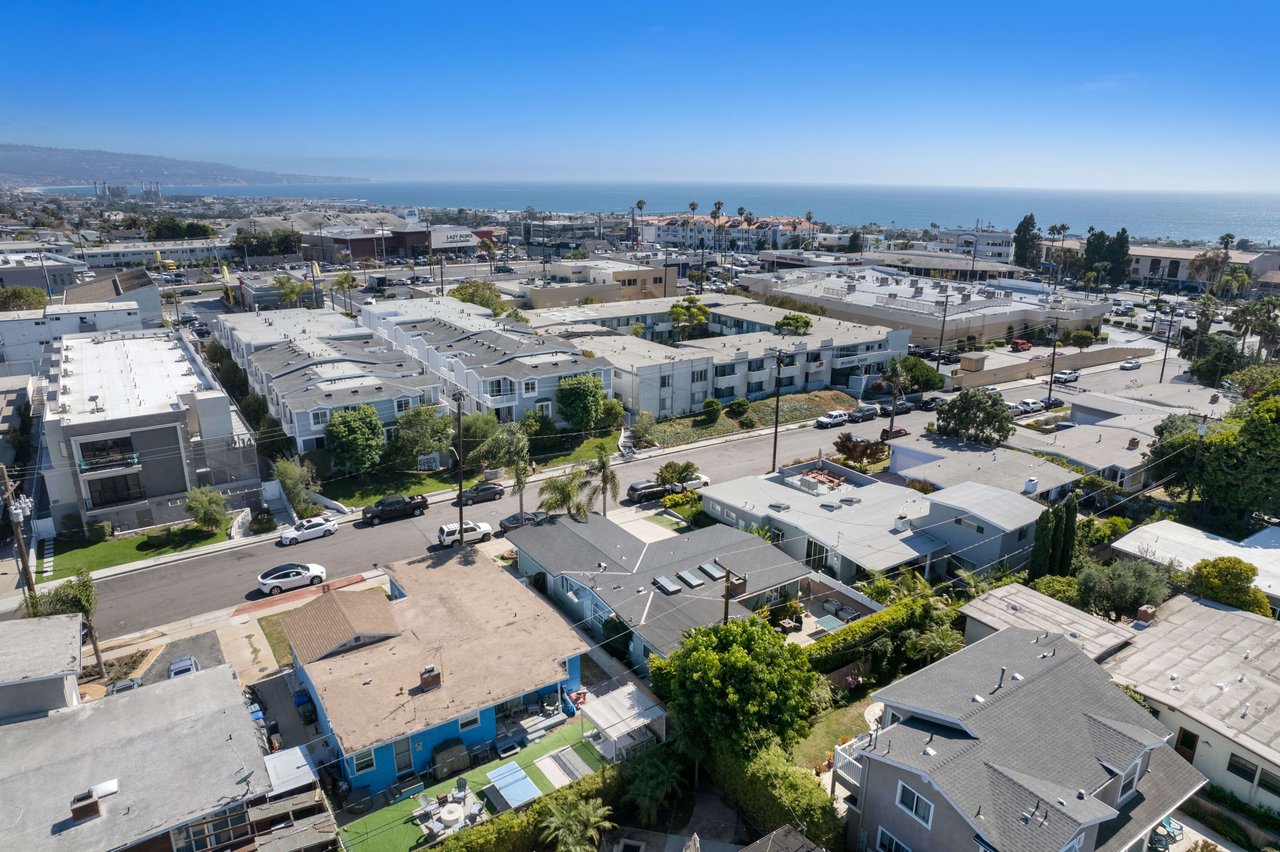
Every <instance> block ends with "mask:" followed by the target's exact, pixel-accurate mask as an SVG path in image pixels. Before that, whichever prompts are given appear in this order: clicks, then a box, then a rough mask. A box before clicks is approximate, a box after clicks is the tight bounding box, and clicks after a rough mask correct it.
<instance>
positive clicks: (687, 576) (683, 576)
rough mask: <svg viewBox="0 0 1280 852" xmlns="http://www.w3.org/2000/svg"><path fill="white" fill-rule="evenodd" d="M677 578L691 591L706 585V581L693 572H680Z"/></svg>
mask: <svg viewBox="0 0 1280 852" xmlns="http://www.w3.org/2000/svg"><path fill="white" fill-rule="evenodd" d="M676 576H677V577H679V578H680V582H682V583H684V584H685V585H686V586H688V587H689V588H691V589H696V588H698V587H699V586H702V585H705V584H706V581H705V580H703V579H702V578H701V577H699V576H698V575H697V574H694V573H693V572H692V571H679V572H677V573H676Z"/></svg>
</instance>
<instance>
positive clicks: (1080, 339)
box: [1067, 328, 1094, 352]
mask: <svg viewBox="0 0 1280 852" xmlns="http://www.w3.org/2000/svg"><path fill="white" fill-rule="evenodd" d="M1093 340H1094V338H1093V332H1092V331H1090V330H1089V329H1087V328H1077V329H1075V330H1074V331H1072V332H1071V333H1070V334H1068V335H1067V345H1068V346H1074V347H1076V348H1077V349H1079V350H1080V351H1081V352H1083V351H1084V350H1086V349H1088V348H1089V347H1090V346H1092V345H1093Z"/></svg>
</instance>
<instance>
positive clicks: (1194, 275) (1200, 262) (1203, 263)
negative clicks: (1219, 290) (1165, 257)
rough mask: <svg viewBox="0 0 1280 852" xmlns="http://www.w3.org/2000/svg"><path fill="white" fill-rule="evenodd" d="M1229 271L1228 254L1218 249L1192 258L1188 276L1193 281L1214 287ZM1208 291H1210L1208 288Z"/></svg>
mask: <svg viewBox="0 0 1280 852" xmlns="http://www.w3.org/2000/svg"><path fill="white" fill-rule="evenodd" d="M1226 270H1227V254H1226V252H1223V251H1219V250H1217V249H1206V250H1205V251H1202V252H1200V253H1199V254H1197V255H1196V256H1195V257H1193V258H1191V263H1190V264H1189V265H1188V268H1187V274H1188V275H1189V276H1190V277H1191V279H1192V280H1193V281H1200V282H1201V283H1203V284H1206V285H1213V284H1214V283H1216V282H1217V281H1218V279H1219V278H1221V277H1222V274H1223V273H1224V272H1226ZM1206 289H1209V288H1208V287H1206Z"/></svg>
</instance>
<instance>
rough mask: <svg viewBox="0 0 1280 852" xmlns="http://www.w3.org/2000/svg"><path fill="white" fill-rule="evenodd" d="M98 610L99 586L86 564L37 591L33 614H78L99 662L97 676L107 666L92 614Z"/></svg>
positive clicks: (101, 675) (104, 673)
mask: <svg viewBox="0 0 1280 852" xmlns="http://www.w3.org/2000/svg"><path fill="white" fill-rule="evenodd" d="M97 611H98V587H97V586H95V585H94V582H93V575H92V574H91V573H89V568H88V566H81V568H80V570H79V571H77V572H76V575H75V577H73V578H71V579H69V580H64V581H63V582H62V583H60V584H59V585H57V586H54V587H53V588H52V589H49V590H48V591H45V592H40V593H39V594H38V595H37V596H36V611H35V612H34V613H32V614H33V615H41V616H43V615H80V616H81V617H83V618H84V623H85V626H86V627H88V628H89V644H91V645H92V646H93V656H94V658H95V659H96V660H97V662H98V677H101V678H105V677H106V676H107V667H106V666H105V665H104V664H103V662H102V649H101V648H99V647H98V630H97V628H96V627H94V624H93V617H94V615H95V614H96V613H97Z"/></svg>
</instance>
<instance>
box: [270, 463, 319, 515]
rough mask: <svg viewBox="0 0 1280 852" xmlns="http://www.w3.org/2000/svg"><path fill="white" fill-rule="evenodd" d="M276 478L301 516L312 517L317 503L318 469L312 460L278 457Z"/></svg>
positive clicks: (295, 510) (286, 497)
mask: <svg viewBox="0 0 1280 852" xmlns="http://www.w3.org/2000/svg"><path fill="white" fill-rule="evenodd" d="M275 474H276V480H277V481H278V482H279V483H280V490H281V491H283V492H284V496H285V499H286V500H288V501H289V505H291V506H293V511H294V512H296V513H297V514H298V516H299V517H303V518H306V517H310V515H311V513H312V511H313V508H312V507H314V506H315V503H314V502H312V499H311V498H312V497H314V496H315V493H316V492H315V487H316V471H315V468H314V467H312V466H311V462H309V461H306V460H305V459H299V460H297V461H295V460H293V459H277V460H276V463H275Z"/></svg>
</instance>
